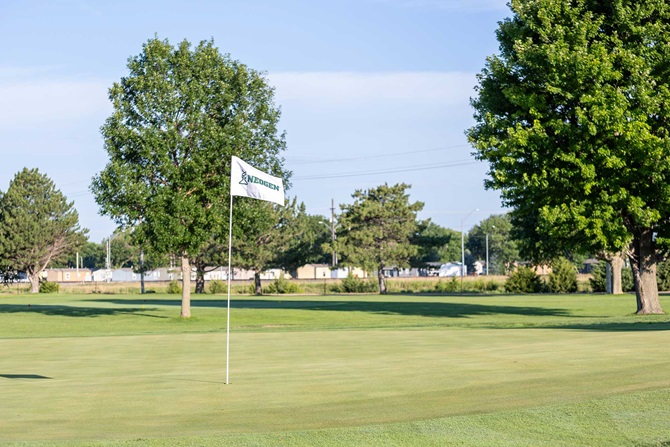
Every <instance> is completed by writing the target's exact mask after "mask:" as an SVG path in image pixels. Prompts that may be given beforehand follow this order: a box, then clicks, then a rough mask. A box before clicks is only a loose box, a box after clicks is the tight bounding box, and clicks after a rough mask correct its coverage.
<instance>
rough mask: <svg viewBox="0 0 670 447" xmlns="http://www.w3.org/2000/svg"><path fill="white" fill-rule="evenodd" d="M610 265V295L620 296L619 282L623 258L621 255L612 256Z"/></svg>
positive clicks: (621, 289) (621, 290)
mask: <svg viewBox="0 0 670 447" xmlns="http://www.w3.org/2000/svg"><path fill="white" fill-rule="evenodd" d="M610 265H611V270H612V292H611V293H612V294H613V295H621V294H622V293H623V288H622V285H621V284H622V281H621V270H622V269H623V257H622V256H621V255H618V254H617V255H614V256H613V257H612V259H610Z"/></svg>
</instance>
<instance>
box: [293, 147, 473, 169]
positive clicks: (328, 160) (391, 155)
mask: <svg viewBox="0 0 670 447" xmlns="http://www.w3.org/2000/svg"><path fill="white" fill-rule="evenodd" d="M461 147H468V145H467V144H459V145H457V146H444V147H438V148H434V149H422V150H413V151H411V152H408V151H404V152H393V153H384V154H377V155H364V156H361V157H349V158H331V159H324V160H311V161H295V162H290V161H289V163H288V164H290V165H312V164H321V163H339V162H344V161H356V160H369V159H371V158H379V157H384V158H388V157H397V156H402V155H414V154H420V153H426V152H437V151H443V150H446V149H458V148H461Z"/></svg>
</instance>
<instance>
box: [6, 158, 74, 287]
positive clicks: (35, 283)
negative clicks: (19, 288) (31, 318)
mask: <svg viewBox="0 0 670 447" xmlns="http://www.w3.org/2000/svg"><path fill="white" fill-rule="evenodd" d="M85 241H86V230H83V229H81V228H80V227H79V215H78V214H77V211H76V210H75V209H74V208H73V203H72V202H68V201H67V198H66V197H65V196H64V195H63V194H62V193H61V192H60V191H59V190H58V189H56V186H55V185H54V183H53V181H51V179H49V177H47V176H46V175H45V174H42V173H40V172H39V171H38V170H37V169H27V168H24V169H23V170H22V171H20V172H18V173H17V174H16V175H15V176H14V179H13V180H12V181H11V182H10V184H9V188H8V189H7V192H6V193H5V194H4V195H0V260H2V261H1V263H2V268H1V270H2V271H5V272H7V271H9V272H26V274H27V276H28V279H29V280H30V284H31V287H30V291H31V292H32V293H36V292H38V291H39V279H40V276H39V275H40V273H42V271H43V270H44V269H45V268H46V267H47V265H48V264H49V262H51V261H52V260H53V259H56V258H57V257H59V256H62V255H67V254H69V253H71V252H73V251H75V250H76V248H77V247H79V246H81V245H83V244H84V243H85Z"/></svg>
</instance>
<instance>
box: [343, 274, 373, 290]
mask: <svg viewBox="0 0 670 447" xmlns="http://www.w3.org/2000/svg"><path fill="white" fill-rule="evenodd" d="M378 291H379V288H378V286H377V282H376V280H375V279H373V278H371V279H366V280H363V279H360V278H359V277H357V276H353V275H351V274H349V276H347V277H346V278H344V279H343V280H342V282H341V283H340V286H339V287H338V290H337V292H340V293H374V292H378Z"/></svg>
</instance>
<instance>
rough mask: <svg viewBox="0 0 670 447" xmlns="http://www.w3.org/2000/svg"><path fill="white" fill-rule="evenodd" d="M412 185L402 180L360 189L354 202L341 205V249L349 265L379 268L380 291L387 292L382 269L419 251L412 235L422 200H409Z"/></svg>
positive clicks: (404, 263)
mask: <svg viewBox="0 0 670 447" xmlns="http://www.w3.org/2000/svg"><path fill="white" fill-rule="evenodd" d="M409 187H410V186H409V185H406V184H404V183H399V184H397V185H394V186H388V184H384V185H382V186H379V187H377V188H374V189H369V190H366V191H363V190H357V191H356V192H354V194H353V196H352V197H353V198H354V203H353V204H351V205H341V209H342V214H341V216H340V226H341V227H342V229H341V230H340V235H339V237H338V241H337V246H338V247H339V250H338V251H339V252H341V253H342V255H343V257H344V260H345V264H347V265H350V266H359V267H363V268H365V269H366V270H368V271H373V270H375V269H376V270H377V276H378V281H379V293H380V294H385V293H386V283H385V281H384V275H383V269H384V268H385V267H389V266H397V267H405V266H408V265H409V260H410V259H411V258H412V256H415V255H416V253H417V251H418V249H417V247H416V246H415V245H412V244H411V237H412V235H414V234H415V233H416V230H417V220H416V215H417V213H418V212H419V211H421V210H422V209H423V203H421V202H414V203H410V202H409V195H408V194H407V193H406V190H407V189H409Z"/></svg>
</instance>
